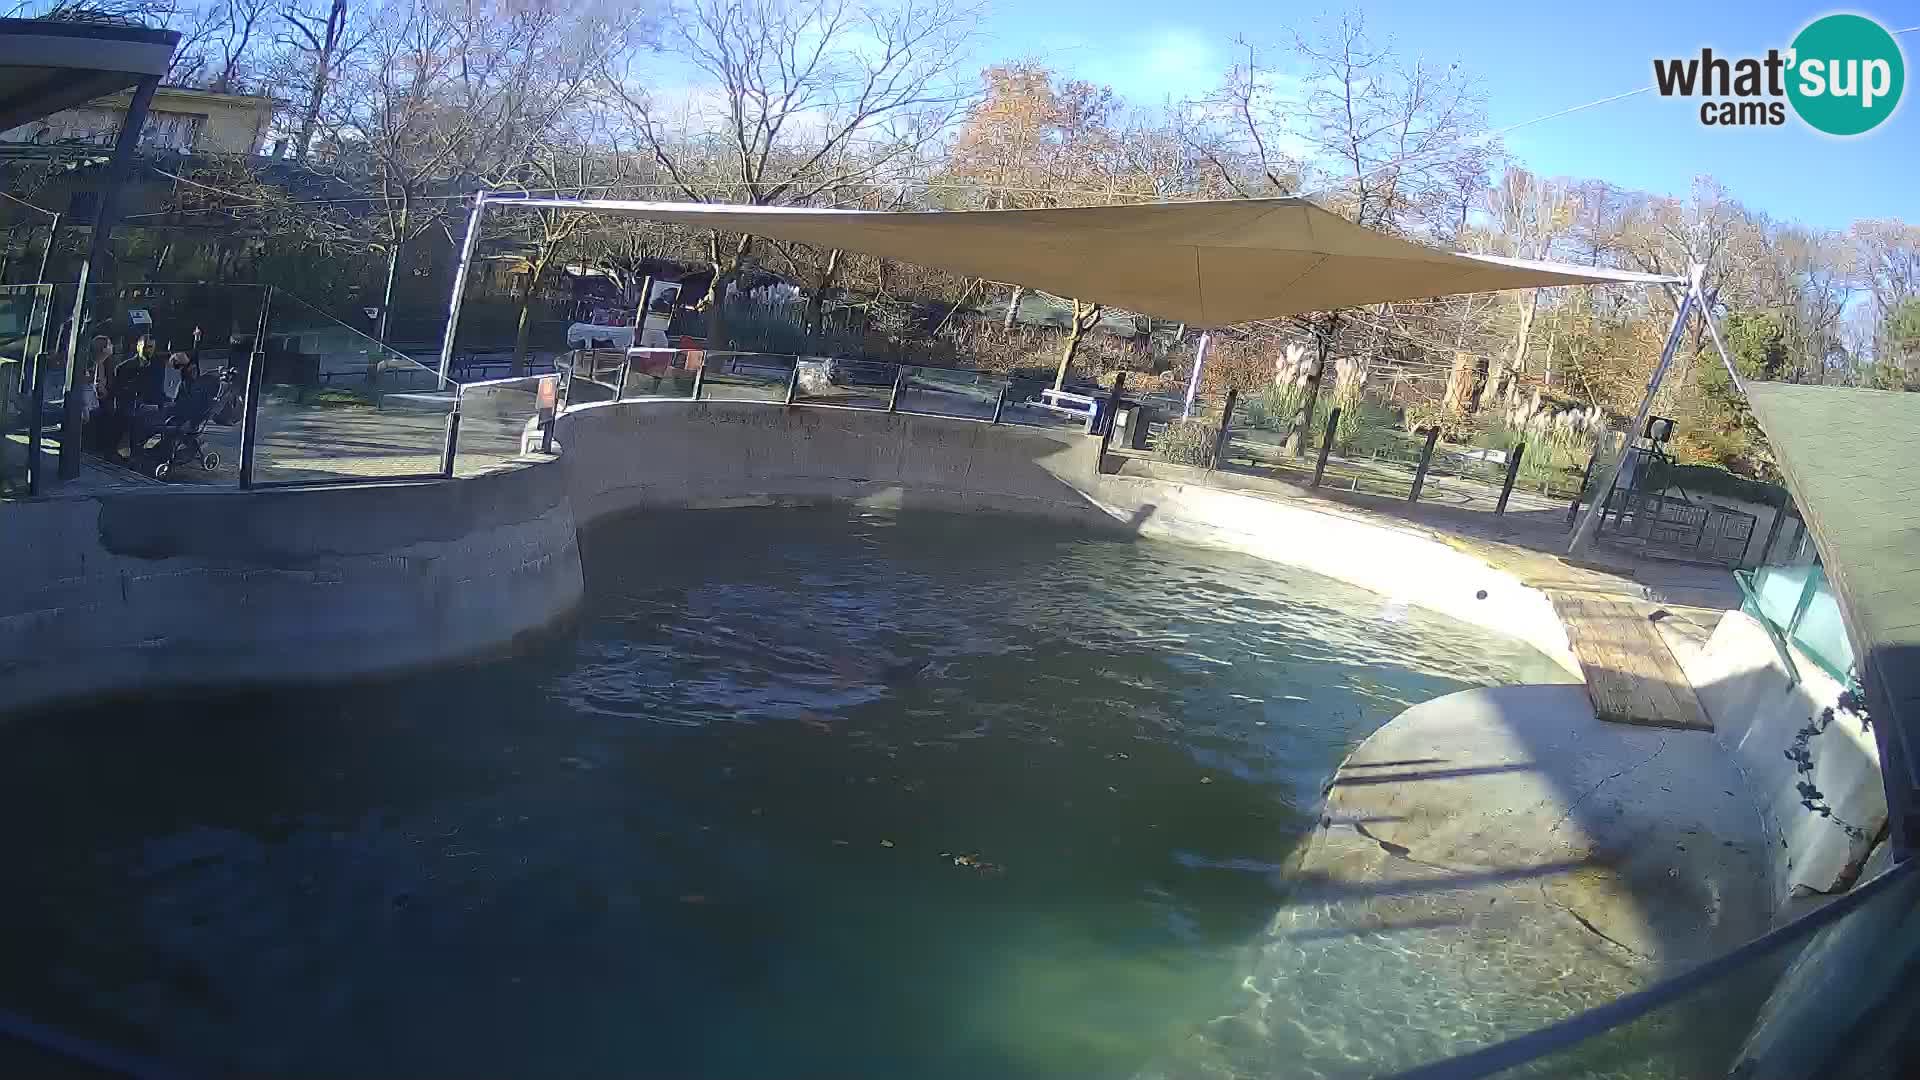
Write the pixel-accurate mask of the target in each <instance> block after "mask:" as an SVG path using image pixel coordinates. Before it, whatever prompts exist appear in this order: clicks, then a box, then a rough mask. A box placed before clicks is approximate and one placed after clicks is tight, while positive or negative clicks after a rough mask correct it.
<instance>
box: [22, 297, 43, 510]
mask: <svg viewBox="0 0 1920 1080" xmlns="http://www.w3.org/2000/svg"><path fill="white" fill-rule="evenodd" d="M29 318H31V316H29ZM32 372H33V389H32V392H31V393H29V394H28V395H27V405H28V408H31V409H32V410H33V412H32V413H31V414H29V415H30V416H31V420H30V422H29V426H28V427H27V494H29V495H38V494H40V474H41V473H43V472H45V471H46V469H45V468H43V467H42V466H41V464H40V410H41V408H42V407H44V406H45V405H46V403H47V351H46V350H45V349H38V350H36V351H35V352H34V354H33V365H32Z"/></svg>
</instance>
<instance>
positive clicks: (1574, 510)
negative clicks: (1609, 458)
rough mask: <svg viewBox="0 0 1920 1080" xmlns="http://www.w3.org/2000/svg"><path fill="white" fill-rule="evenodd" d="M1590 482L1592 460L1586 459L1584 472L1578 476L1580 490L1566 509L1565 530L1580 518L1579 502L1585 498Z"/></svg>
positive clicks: (1591, 477) (1591, 478)
mask: <svg viewBox="0 0 1920 1080" xmlns="http://www.w3.org/2000/svg"><path fill="white" fill-rule="evenodd" d="M1595 456H1598V455H1595ZM1592 480H1593V458H1588V459H1587V467H1586V470H1585V471H1584V472H1582V473H1581V474H1580V490H1579V491H1576V492H1574V493H1573V503H1572V505H1570V506H1568V507H1567V528H1569V529H1571V528H1573V520H1574V519H1575V518H1577V517H1579V516H1580V501H1581V500H1582V499H1585V498H1586V497H1587V484H1589V483H1591V482H1592Z"/></svg>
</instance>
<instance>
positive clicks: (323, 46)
mask: <svg viewBox="0 0 1920 1080" xmlns="http://www.w3.org/2000/svg"><path fill="white" fill-rule="evenodd" d="M313 4H314V0H295V3H294V5H293V6H291V7H289V8H287V9H286V10H284V11H282V12H281V13H280V18H281V21H282V22H283V23H284V24H285V26H286V34H285V36H284V37H283V39H282V41H283V43H284V44H286V45H287V46H288V47H290V48H292V49H294V50H295V51H296V52H297V54H298V55H299V56H300V57H301V58H302V60H303V63H302V64H301V65H299V66H298V70H299V71H300V74H301V76H302V77H303V78H302V80H301V81H302V83H303V85H301V86H300V87H299V89H300V91H301V92H302V94H303V97H304V100H303V101H302V102H301V108H300V128H299V132H298V134H296V135H295V136H294V140H293V156H294V158H295V159H296V160H299V161H305V160H306V158H307V153H308V152H309V151H310V150H311V149H312V148H313V137H314V133H315V132H316V131H317V130H318V129H319V125H320V111H321V109H322V108H323V107H324V106H325V105H326V101H327V92H328V91H329V90H331V89H332V88H333V83H334V80H335V78H336V72H337V71H338V69H339V68H340V67H341V66H342V65H344V64H345V63H347V62H348V61H349V60H350V59H352V57H353V52H354V50H355V49H357V48H358V47H359V46H360V44H361V42H363V41H364V40H365V34H364V32H356V31H355V30H354V28H353V25H352V22H351V16H350V13H349V11H348V8H347V0H326V6H325V7H324V8H321V7H318V6H311V5H313Z"/></svg>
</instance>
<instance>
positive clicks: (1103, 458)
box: [1093, 371, 1127, 473]
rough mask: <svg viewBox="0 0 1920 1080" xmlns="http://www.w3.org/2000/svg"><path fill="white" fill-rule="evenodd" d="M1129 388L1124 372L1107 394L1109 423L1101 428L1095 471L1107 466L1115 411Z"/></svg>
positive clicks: (1119, 375) (1094, 465)
mask: <svg viewBox="0 0 1920 1080" xmlns="http://www.w3.org/2000/svg"><path fill="white" fill-rule="evenodd" d="M1126 387H1127V373H1126V372H1124V371H1122V372H1119V373H1118V374H1116V375H1114V377H1113V389H1112V390H1111V391H1109V392H1108V393H1107V422H1106V423H1105V424H1104V425H1102V426H1101V428H1100V453H1099V454H1098V455H1097V456H1096V457H1095V458H1094V459H1093V471H1094V472H1096V473H1097V472H1099V471H1100V470H1101V469H1104V468H1106V466H1107V444H1108V443H1110V442H1112V441H1113V410H1115V409H1117V408H1119V406H1120V393H1121V391H1123V390H1125V389H1126Z"/></svg>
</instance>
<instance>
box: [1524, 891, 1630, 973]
mask: <svg viewBox="0 0 1920 1080" xmlns="http://www.w3.org/2000/svg"><path fill="white" fill-rule="evenodd" d="M1540 899H1542V900H1545V901H1546V902H1547V903H1549V904H1552V905H1553V906H1554V907H1557V908H1559V909H1560V910H1561V911H1564V912H1566V913H1567V914H1568V915H1571V916H1573V921H1575V922H1577V923H1579V924H1580V925H1581V926H1584V927H1586V928H1587V931H1588V932H1589V933H1591V934H1593V935H1594V936H1595V937H1597V938H1599V939H1600V940H1602V941H1604V942H1606V943H1607V944H1609V945H1612V946H1613V947H1614V948H1616V949H1619V950H1620V951H1621V952H1624V953H1626V954H1627V955H1628V956H1631V957H1633V958H1635V959H1637V960H1645V959H1648V957H1647V955H1646V954H1645V953H1642V952H1640V951H1639V950H1637V949H1635V948H1634V947H1633V946H1631V945H1628V944H1627V943H1626V942H1624V941H1621V940H1620V939H1619V938H1616V937H1614V936H1613V935H1612V934H1609V933H1607V932H1606V931H1605V930H1602V929H1600V928H1599V927H1598V926H1595V925H1593V921H1592V920H1590V919H1588V918H1587V917H1586V916H1585V915H1582V914H1580V913H1579V912H1577V911H1575V910H1573V909H1572V908H1570V907H1568V906H1567V905H1565V904H1563V903H1561V902H1560V901H1558V900H1555V899H1554V898H1553V896H1552V894H1550V893H1548V892H1547V883H1546V882H1544V881H1543V882H1541V883H1540Z"/></svg>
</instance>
